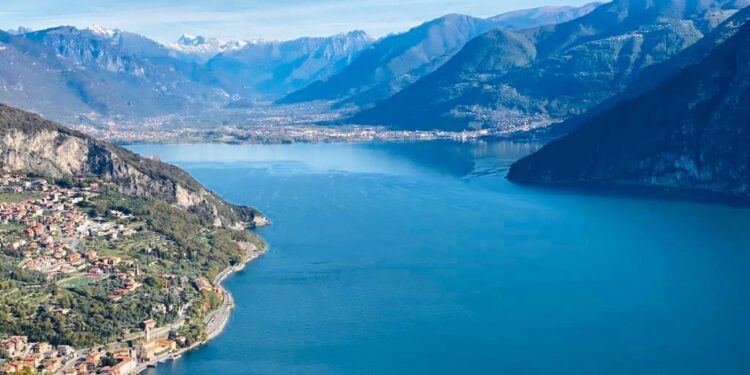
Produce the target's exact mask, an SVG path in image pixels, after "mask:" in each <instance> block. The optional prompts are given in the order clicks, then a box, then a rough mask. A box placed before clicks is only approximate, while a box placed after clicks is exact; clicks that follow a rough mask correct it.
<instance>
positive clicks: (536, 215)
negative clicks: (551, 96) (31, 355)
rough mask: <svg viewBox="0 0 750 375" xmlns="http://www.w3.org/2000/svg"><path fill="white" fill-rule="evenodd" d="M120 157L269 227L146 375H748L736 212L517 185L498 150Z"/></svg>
mask: <svg viewBox="0 0 750 375" xmlns="http://www.w3.org/2000/svg"><path fill="white" fill-rule="evenodd" d="M132 149H133V150H135V151H137V152H140V153H142V154H146V155H158V156H160V157H161V158H162V159H163V160H165V161H168V162H171V163H174V164H177V165H179V166H181V167H183V168H185V169H186V170H188V171H189V172H190V173H191V174H192V175H193V176H195V177H196V178H197V179H198V180H199V181H200V182H202V183H203V184H205V185H207V186H208V187H209V188H211V189H213V190H214V191H216V192H217V193H219V194H220V195H222V196H223V197H225V198H226V199H228V200H230V201H232V202H236V203H242V204H247V205H253V206H256V207H258V208H260V209H261V210H263V211H264V212H265V213H266V214H267V215H268V216H269V217H270V218H271V219H272V220H273V221H274V225H273V226H271V227H269V228H266V229H262V230H261V231H260V234H261V235H262V236H263V237H264V238H265V239H266V240H267V241H268V242H269V244H270V246H271V249H270V251H269V253H268V254H267V255H266V256H264V257H263V258H262V259H260V260H259V261H257V262H254V263H253V264H252V265H250V266H249V267H248V268H247V269H246V270H245V271H243V272H241V273H239V274H237V275H235V276H234V277H232V278H230V279H229V280H228V281H227V282H226V285H227V287H228V288H229V289H230V290H231V292H232V293H233V294H234V295H235V299H236V303H237V308H236V310H235V311H234V313H233V315H232V318H231V321H230V323H229V325H228V327H227V329H226V331H225V332H224V333H223V334H222V335H221V336H219V337H218V338H217V339H216V340H214V341H211V342H210V343H209V344H208V345H206V346H205V347H203V348H201V349H200V350H197V351H194V352H191V353H188V354H187V355H185V356H183V358H182V359H180V360H178V361H176V362H172V363H168V364H165V365H162V366H161V367H159V368H158V369H157V370H153V371H152V374H422V373H431V374H436V373H437V374H456V373H485V374H489V373H501V374H576V375H579V374H628V375H630V374H747V373H750V210H747V209H742V208H733V207H729V206H722V205H709V204H700V203H685V202H667V201H658V200H649V199H638V198H632V197H630V198H628V197H606V196H596V195H586V194H574V193H570V192H559V191H551V190H545V189H540V188H529V187H523V186H516V185H513V184H511V183H509V182H507V181H506V180H504V178H503V176H504V174H505V171H506V170H507V167H508V165H509V164H510V163H511V162H512V161H513V160H515V159H517V158H519V157H520V156H523V155H525V154H527V153H529V152H531V151H532V150H533V147H532V146H528V145H514V144H510V143H467V144H458V143H448V142H434V143H417V144H353V145H342V144H329V145H280V146H255V145H241V146H233V145H166V146H165V145H156V146H155V145H149V146H133V147H132Z"/></svg>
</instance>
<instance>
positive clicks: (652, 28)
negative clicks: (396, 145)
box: [350, 0, 750, 133]
mask: <svg viewBox="0 0 750 375" xmlns="http://www.w3.org/2000/svg"><path fill="white" fill-rule="evenodd" d="M652 3H653V2H651V1H648V0H615V1H613V2H611V3H607V4H604V5H602V6H600V7H598V8H596V9H595V10H594V11H592V12H591V13H589V14H588V15H586V16H584V17H581V18H579V19H576V20H573V21H570V22H567V23H563V24H559V25H549V26H542V27H538V28H534V29H528V30H521V31H519V32H517V34H519V35H520V36H519V37H517V38H497V37H496V36H495V37H493V36H491V35H488V34H492V33H498V31H496V30H495V31H490V32H489V33H488V34H485V35H482V36H480V37H479V38H477V39H476V40H475V42H474V43H475V44H474V45H473V46H472V47H471V48H473V52H472V53H468V52H466V51H465V52H464V53H458V54H457V55H456V56H454V57H453V59H464V60H466V61H471V60H472V59H476V56H479V55H481V54H482V53H483V51H485V50H487V51H494V52H493V53H496V54H498V53H499V54H502V53H503V50H504V49H509V50H515V49H518V48H519V46H518V40H525V41H524V42H523V43H531V44H533V46H534V49H535V50H536V57H535V59H534V60H533V61H531V62H530V63H528V64H525V65H523V66H517V67H515V68H514V69H510V70H505V69H504V67H503V69H500V70H494V69H492V66H489V69H476V68H474V67H470V68H469V69H467V68H462V69H458V70H450V69H447V68H446V66H454V67H456V66H458V67H461V66H464V65H466V64H462V63H460V62H454V63H453V64H452V65H449V64H448V63H446V64H445V65H444V66H443V67H441V68H440V69H438V70H436V71H435V72H433V73H431V74H430V75H428V76H426V77H423V78H422V79H421V81H426V82H428V83H425V82H417V83H415V84H414V85H412V86H410V87H407V88H406V89H404V90H402V91H401V92H399V93H397V94H396V95H394V96H393V97H391V98H389V99H386V100H384V101H382V102H380V103H378V104H377V105H376V106H375V107H374V108H372V109H366V110H364V111H362V112H360V113H359V114H357V115H355V116H354V117H353V118H352V119H350V122H352V123H359V124H368V125H369V124H374V125H387V126H391V127H395V128H398V129H420V130H430V129H441V130H465V129H480V128H483V129H484V128H490V129H495V130H500V131H503V132H508V133H510V132H514V131H528V130H531V129H534V128H537V127H543V126H547V125H548V124H550V123H553V122H556V121H559V120H560V119H565V118H568V117H572V116H575V115H579V114H581V113H583V112H585V111H586V110H587V109H588V108H591V107H594V106H596V105H597V104H599V103H600V102H601V101H602V100H603V99H605V98H608V97H611V96H613V95H615V94H617V93H619V92H621V91H622V90H624V88H626V87H627V86H628V85H629V84H630V83H631V82H632V81H633V79H634V77H636V75H637V73H638V72H639V71H640V70H642V69H643V68H645V67H647V66H650V65H653V64H656V63H659V62H661V61H665V60H667V59H669V58H670V57H672V56H674V55H676V54H677V53H679V52H680V51H682V50H683V49H685V48H687V47H689V46H690V45H692V44H693V43H695V42H697V41H698V40H700V39H701V38H702V37H703V36H704V35H705V34H707V33H709V32H710V31H711V30H712V29H713V28H714V27H715V26H716V25H718V24H719V23H720V22H719V21H723V20H724V19H726V18H728V17H729V16H731V14H733V13H734V12H735V11H736V9H738V7H739V6H741V5H745V3H750V2H747V1H732V0H717V1H709V2H688V1H684V0H669V1H666V2H662V3H659V4H658V5H654V4H652ZM498 40H500V41H502V42H503V43H508V44H507V45H506V44H497V41H498ZM481 43H483V44H484V46H481V45H479V44H481ZM467 47H468V46H467ZM467 47H465V49H466V48H467ZM469 65H470V64H469ZM581 72H585V73H581ZM425 87H427V88H429V90H424V88H425ZM403 103H412V104H413V103H423V105H422V106H420V108H414V106H413V105H402V104H403ZM415 111H416V112H415Z"/></svg>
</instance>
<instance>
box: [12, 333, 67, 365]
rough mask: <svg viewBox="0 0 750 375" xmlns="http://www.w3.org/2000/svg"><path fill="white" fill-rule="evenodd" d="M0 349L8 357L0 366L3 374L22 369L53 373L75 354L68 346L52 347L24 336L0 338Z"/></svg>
mask: <svg viewBox="0 0 750 375" xmlns="http://www.w3.org/2000/svg"><path fill="white" fill-rule="evenodd" d="M0 350H2V351H3V353H4V356H7V358H8V360H7V361H6V362H4V363H3V364H2V366H0V373H3V374H13V373H16V372H19V371H23V370H32V371H35V372H42V373H49V374H54V373H57V372H60V371H61V370H62V369H63V366H64V365H65V363H66V361H68V360H71V359H73V358H74V356H75V349H73V348H72V347H70V346H67V345H58V346H57V347H53V346H52V345H50V344H49V343H46V342H39V343H33V342H29V339H28V337H26V336H11V337H9V338H7V339H5V340H0ZM66 374H67V373H66Z"/></svg>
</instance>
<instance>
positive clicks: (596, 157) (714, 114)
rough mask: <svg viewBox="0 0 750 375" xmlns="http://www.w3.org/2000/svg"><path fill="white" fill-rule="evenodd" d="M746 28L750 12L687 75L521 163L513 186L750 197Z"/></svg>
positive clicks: (684, 57)
mask: <svg viewBox="0 0 750 375" xmlns="http://www.w3.org/2000/svg"><path fill="white" fill-rule="evenodd" d="M748 20H750V9H745V10H742V11H741V12H739V13H737V14H736V15H735V16H734V17H732V18H731V19H730V20H729V21H727V23H725V24H724V25H723V26H722V27H720V28H717V30H716V31H715V32H714V34H712V35H710V36H709V39H707V40H709V41H711V43H707V44H705V45H704V46H701V47H700V49H699V50H697V51H698V52H696V51H695V50H693V51H686V52H685V53H683V54H681V55H680V56H678V59H677V60H676V61H677V65H681V66H683V68H682V69H681V70H678V71H677V72H676V73H675V75H673V76H672V77H671V78H668V79H666V80H663V81H662V82H661V83H659V84H657V85H655V86H654V87H653V88H651V89H649V90H646V91H645V92H643V93H641V94H638V95H635V96H634V97H632V98H628V99H626V100H623V101H620V102H619V103H617V104H614V105H612V106H611V107H609V108H607V109H603V110H601V111H600V112H599V113H597V114H596V115H593V116H590V117H589V118H588V119H587V120H586V121H583V123H582V125H580V127H579V128H578V129H576V130H574V131H573V132H572V133H571V134H569V135H567V136H565V137H563V138H560V139H558V140H556V141H553V142H551V143H550V144H549V145H547V146H545V147H544V148H542V149H541V150H540V151H538V152H537V153H535V154H533V155H531V156H529V157H527V158H524V159H522V160H520V161H518V162H516V163H515V164H514V165H513V166H512V167H511V169H510V171H509V173H508V178H509V179H511V180H514V181H519V182H528V183H543V184H567V185H596V186H600V185H617V186H646V187H653V188H672V189H674V188H677V189H686V190H697V191H705V192H712V193H721V194H729V195H733V196H738V197H743V198H748V197H750V179H748V176H750V129H749V128H748V124H747V119H748V117H749V116H750V22H749V21H748ZM711 46H712V47H713V48H710V47H711ZM706 50H708V52H707V53H703V52H704V51H706ZM700 55H703V57H702V58H700V57H699V56H700ZM661 69H662V71H668V70H670V69H673V68H671V67H670V66H665V67H664V68H661Z"/></svg>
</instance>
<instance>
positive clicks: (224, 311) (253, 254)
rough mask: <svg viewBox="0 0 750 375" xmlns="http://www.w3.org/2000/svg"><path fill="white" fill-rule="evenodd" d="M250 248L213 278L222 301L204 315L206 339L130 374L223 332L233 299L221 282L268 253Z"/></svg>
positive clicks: (151, 365) (143, 365)
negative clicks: (245, 255) (239, 260)
mask: <svg viewBox="0 0 750 375" xmlns="http://www.w3.org/2000/svg"><path fill="white" fill-rule="evenodd" d="M264 243H265V241H264ZM251 246H253V247H254V249H248V257H247V259H245V261H244V262H242V263H240V264H237V265H234V266H229V267H227V268H225V269H224V270H222V271H221V272H219V274H218V275H216V277H215V278H214V284H215V285H216V286H218V287H219V288H220V289H221V291H222V294H223V296H224V299H223V301H222V305H221V307H220V308H219V309H217V310H215V311H212V312H210V313H208V315H206V317H205V318H204V324H205V325H206V326H207V327H206V330H207V332H206V339H205V340H201V341H199V342H196V343H194V344H193V345H190V346H188V347H186V348H181V349H179V350H177V351H174V352H171V353H167V354H164V355H163V356H161V357H158V358H156V359H154V360H152V361H149V362H142V363H139V364H138V366H136V368H135V369H134V370H133V372H132V374H142V373H143V372H144V371H146V370H148V369H149V368H156V367H157V366H159V365H160V364H163V363H166V362H169V361H174V360H177V359H179V358H180V357H181V356H182V355H183V354H185V353H187V352H189V351H192V350H196V349H198V348H200V347H201V346H203V345H206V344H207V343H208V342H209V341H211V340H213V339H215V338H216V337H218V336H219V335H220V334H221V333H222V332H224V329H225V328H226V326H227V323H228V322H229V318H230V316H231V313H232V310H234V297H233V296H232V293H230V292H229V290H227V289H226V288H225V287H224V285H223V282H224V281H225V280H226V279H227V278H228V277H229V276H231V275H233V274H235V273H237V272H240V271H242V270H244V269H245V268H246V267H247V265H248V264H250V263H251V262H253V261H255V260H257V259H258V258H260V257H261V256H262V255H264V254H265V253H266V252H267V251H268V245H267V244H266V246H264V248H263V249H259V248H257V246H255V245H253V244H251ZM217 318H218V319H219V321H218V323H219V324H218V325H217V326H215V327H213V328H212V327H211V325H212V324H213V323H212V322H215V319H217Z"/></svg>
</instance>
